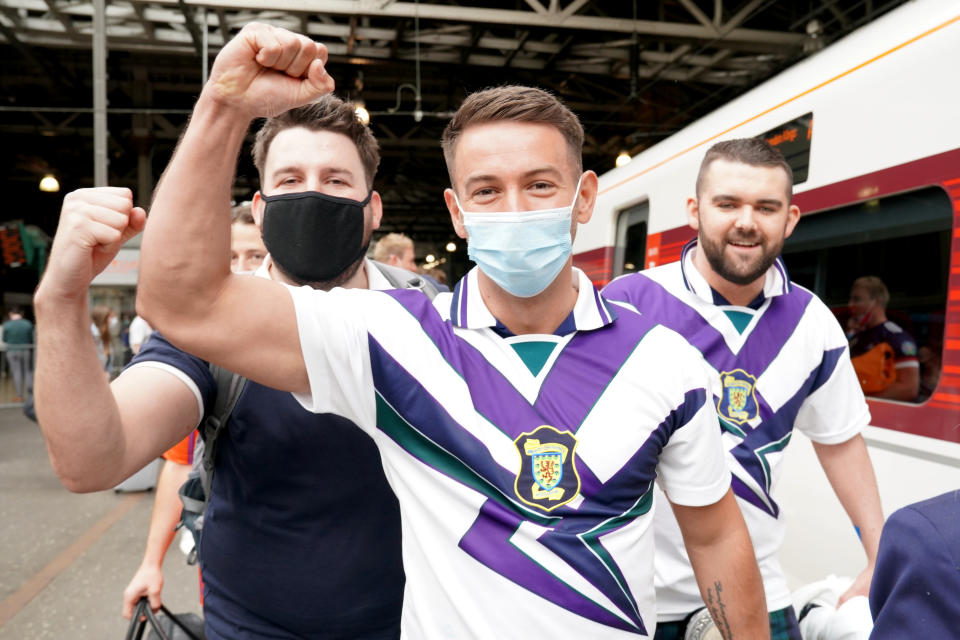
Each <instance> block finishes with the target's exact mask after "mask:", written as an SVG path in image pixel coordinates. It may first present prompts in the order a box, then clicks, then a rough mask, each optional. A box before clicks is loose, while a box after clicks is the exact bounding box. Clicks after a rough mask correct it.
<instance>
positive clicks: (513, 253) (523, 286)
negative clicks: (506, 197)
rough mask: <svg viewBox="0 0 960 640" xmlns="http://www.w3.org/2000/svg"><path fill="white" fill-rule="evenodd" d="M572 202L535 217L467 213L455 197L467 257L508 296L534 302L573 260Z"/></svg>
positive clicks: (538, 212)
mask: <svg viewBox="0 0 960 640" xmlns="http://www.w3.org/2000/svg"><path fill="white" fill-rule="evenodd" d="M574 193H575V194H576V195H574V197H573V202H571V203H570V205H569V206H566V207H558V208H555V209H538V210H536V211H497V212H491V213H487V212H481V211H465V210H464V209H463V207H461V206H460V200H459V199H458V198H457V194H456V193H454V194H453V197H454V200H455V201H456V203H457V208H459V209H460V213H461V215H462V216H463V225H464V227H465V228H466V230H467V253H468V255H469V256H470V259H471V260H473V261H474V262H475V263H477V266H479V267H480V270H481V271H483V272H484V273H485V274H486V275H487V277H489V278H490V279H491V280H493V281H494V282H496V283H497V285H498V286H499V287H500V288H501V289H503V290H504V291H506V292H507V293H509V294H511V295H513V296H516V297H518V298H532V297H533V296H535V295H537V294H538V293H540V292H541V291H543V290H544V289H546V288H547V287H548V286H549V285H550V283H551V282H553V281H554V279H555V278H556V277H557V274H559V273H560V270H561V269H563V265H565V264H566V263H567V258H569V257H570V252H571V247H572V244H573V242H572V238H571V237H570V227H571V224H572V219H573V205H574V204H575V203H576V201H577V195H579V193H580V182H579V181H578V182H577V188H576V190H575V192H574Z"/></svg>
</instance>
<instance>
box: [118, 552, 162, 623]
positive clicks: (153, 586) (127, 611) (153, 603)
mask: <svg viewBox="0 0 960 640" xmlns="http://www.w3.org/2000/svg"><path fill="white" fill-rule="evenodd" d="M161 591H163V571H162V570H161V569H160V567H155V566H151V565H147V564H141V565H140V568H139V569H137V572H136V573H135V574H133V578H132V579H131V580H130V584H128V585H127V588H126V589H124V590H123V617H124V618H126V619H127V620H129V619H130V616H132V615H133V608H134V607H136V606H137V602H139V601H140V598H142V597H144V596H146V598H147V600H148V601H149V602H150V609H151V610H153V611H159V610H160V605H161V604H163V601H162V600H161V598H160V592H161Z"/></svg>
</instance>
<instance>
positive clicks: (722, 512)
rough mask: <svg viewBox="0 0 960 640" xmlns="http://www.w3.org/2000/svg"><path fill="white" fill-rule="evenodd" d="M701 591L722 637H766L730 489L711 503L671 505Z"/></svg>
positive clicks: (763, 608)
mask: <svg viewBox="0 0 960 640" xmlns="http://www.w3.org/2000/svg"><path fill="white" fill-rule="evenodd" d="M671 506H672V507H673V513H674V515H675V516H676V518H677V523H678V524H679V525H680V531H681V532H682V533H683V542H684V544H685V545H686V548H687V555H688V556H689V557H690V564H691V565H692V566H693V572H694V574H695V575H696V577H697V584H698V585H699V586H700V595H701V597H702V598H703V601H704V602H705V603H706V605H707V608H708V609H709V610H710V616H711V617H712V618H713V621H714V623H715V624H716V625H717V628H718V629H719V630H720V633H721V634H722V635H723V637H724V638H725V639H726V640H733V639H734V638H740V639H749V640H759V639H762V638H769V637H770V622H769V619H768V616H767V603H766V598H765V596H764V591H763V581H762V580H761V578H760V570H759V569H758V568H757V559H756V556H755V555H754V551H753V545H752V544H751V542H750V534H749V532H748V531H747V525H746V524H745V523H744V521H743V515H742V514H741V513H740V507H739V506H737V502H736V500H735V499H734V497H733V491H732V490H731V491H727V493H726V495H725V496H724V497H723V498H721V499H720V500H719V501H718V502H715V503H714V504H711V505H707V506H704V507H687V506H682V505H677V504H672V505H671Z"/></svg>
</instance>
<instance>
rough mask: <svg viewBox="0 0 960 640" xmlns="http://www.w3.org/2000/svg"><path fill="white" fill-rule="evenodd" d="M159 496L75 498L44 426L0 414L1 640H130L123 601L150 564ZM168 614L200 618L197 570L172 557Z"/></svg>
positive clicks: (7, 411)
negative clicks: (51, 453)
mask: <svg viewBox="0 0 960 640" xmlns="http://www.w3.org/2000/svg"><path fill="white" fill-rule="evenodd" d="M153 495H154V494H153V492H152V491H141V492H134V493H115V492H114V491H101V492H97V493H89V494H74V493H70V492H69V491H67V490H66V489H65V488H63V486H62V485H61V484H60V481H59V480H58V479H57V477H56V475H55V474H54V472H53V469H52V467H51V466H50V461H49V460H48V458H47V451H46V447H45V445H44V442H43V437H42V436H41V434H40V430H39V428H38V427H37V425H36V423H34V422H31V421H30V420H28V419H27V418H26V417H24V415H23V413H22V411H21V409H20V408H19V407H8V408H0V541H2V542H0V640H47V639H49V640H53V639H56V640H62V639H63V638H79V639H87V638H89V639H97V640H101V639H105V638H123V637H124V634H125V633H126V630H127V627H128V625H129V623H128V621H127V620H124V619H123V617H121V615H120V614H121V607H122V594H123V589H124V588H125V587H126V585H127V583H128V582H129V580H130V578H131V577H132V576H133V574H134V572H135V571H136V570H137V567H139V566H140V560H141V558H142V555H143V548H144V544H145V541H146V535H147V526H148V524H149V522H150V513H151V510H152V508H153ZM164 579H165V583H164V585H165V586H164V590H163V596H164V597H163V600H164V604H165V605H166V606H167V607H168V608H169V609H170V610H171V611H173V612H174V613H182V612H190V611H192V612H195V613H200V612H201V607H200V602H199V597H198V586H197V569H196V567H195V566H189V565H187V563H186V559H185V557H184V555H183V554H182V553H181V552H180V551H179V549H177V548H176V545H174V546H173V547H171V549H170V552H169V553H168V554H167V559H166V562H165V564H164Z"/></svg>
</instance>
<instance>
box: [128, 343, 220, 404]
mask: <svg viewBox="0 0 960 640" xmlns="http://www.w3.org/2000/svg"><path fill="white" fill-rule="evenodd" d="M134 367H152V368H154V369H159V370H161V371H166V372H167V373H169V374H170V375H172V376H174V377H175V378H177V379H178V380H180V381H181V382H182V383H183V384H184V385H186V387H187V388H188V389H190V391H191V392H192V393H193V395H194V397H195V398H196V400H197V411H198V413H197V415H199V416H201V419H202V416H204V415H206V413H207V411H208V410H209V409H212V408H213V402H214V400H215V399H216V395H217V383H216V381H215V380H214V379H213V375H212V374H211V373H210V366H209V364H207V362H206V361H204V360H201V359H200V358H198V357H196V356H192V355H190V354H189V353H186V352H185V351H181V350H180V349H178V348H177V347H175V346H173V345H172V344H170V343H169V342H167V339H166V338H164V337H163V336H162V335H160V334H159V333H157V332H154V333H152V334H150V337H148V338H147V340H146V341H145V342H144V343H143V346H142V347H141V348H140V353H138V354H137V355H136V356H134V357H133V359H132V360H131V361H130V364H128V365H127V367H126V369H132V368H134ZM126 369H124V370H126Z"/></svg>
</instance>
